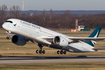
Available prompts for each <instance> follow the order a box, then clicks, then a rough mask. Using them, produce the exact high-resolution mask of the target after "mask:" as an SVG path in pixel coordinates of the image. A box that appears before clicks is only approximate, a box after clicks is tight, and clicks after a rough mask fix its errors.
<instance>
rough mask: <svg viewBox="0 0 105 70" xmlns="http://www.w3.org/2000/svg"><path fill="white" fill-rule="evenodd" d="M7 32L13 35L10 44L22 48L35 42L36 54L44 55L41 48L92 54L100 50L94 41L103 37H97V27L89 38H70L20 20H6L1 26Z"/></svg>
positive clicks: (59, 52) (61, 52)
mask: <svg viewBox="0 0 105 70" xmlns="http://www.w3.org/2000/svg"><path fill="white" fill-rule="evenodd" d="M2 27H3V28H4V29H5V30H6V31H7V33H8V34H9V35H11V34H10V33H9V32H11V33H13V34H14V35H12V43H14V44H16V45H20V46H24V45H25V44H26V43H27V42H28V41H29V40H30V41H31V42H33V43H34V42H37V43H38V46H39V47H40V50H36V53H43V54H44V53H45V50H42V47H43V46H46V47H51V48H55V49H59V50H60V51H57V54H66V51H68V52H94V51H97V50H98V49H100V48H95V47H94V45H95V44H96V41H98V40H103V39H105V37H98V36H99V34H100V31H101V27H99V26H98V27H97V28H96V29H95V30H94V31H93V32H92V34H91V35H90V36H89V37H70V36H67V35H64V34H62V33H58V32H55V31H52V30H50V29H47V28H44V27H41V26H38V25H35V24H32V23H29V22H26V21H23V20H20V19H14V18H11V19H8V20H7V21H5V22H4V23H3V25H2Z"/></svg>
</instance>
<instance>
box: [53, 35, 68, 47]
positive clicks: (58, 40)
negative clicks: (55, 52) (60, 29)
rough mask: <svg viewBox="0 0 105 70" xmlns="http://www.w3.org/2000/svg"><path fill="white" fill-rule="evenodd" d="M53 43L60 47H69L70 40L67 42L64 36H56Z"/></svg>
mask: <svg viewBox="0 0 105 70" xmlns="http://www.w3.org/2000/svg"><path fill="white" fill-rule="evenodd" d="M53 43H54V44H57V45H59V46H64V47H65V46H67V45H68V40H66V39H65V38H64V37H62V36H56V37H55V38H54V39H53Z"/></svg>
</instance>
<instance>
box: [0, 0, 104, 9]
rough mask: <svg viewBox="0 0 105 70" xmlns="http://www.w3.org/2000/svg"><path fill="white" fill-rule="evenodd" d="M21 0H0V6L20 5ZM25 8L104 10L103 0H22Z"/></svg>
mask: <svg viewBox="0 0 105 70" xmlns="http://www.w3.org/2000/svg"><path fill="white" fill-rule="evenodd" d="M22 1H23V0H0V6H2V5H3V4H5V5H7V6H8V8H10V7H12V6H13V5H18V6H20V8H21V7H22ZM24 1H25V10H44V9H45V10H50V9H52V10H105V0H24Z"/></svg>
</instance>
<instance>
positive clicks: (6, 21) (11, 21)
mask: <svg viewBox="0 0 105 70" xmlns="http://www.w3.org/2000/svg"><path fill="white" fill-rule="evenodd" d="M5 22H10V23H13V22H12V21H5Z"/></svg>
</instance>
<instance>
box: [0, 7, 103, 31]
mask: <svg viewBox="0 0 105 70" xmlns="http://www.w3.org/2000/svg"><path fill="white" fill-rule="evenodd" d="M20 11H21V10H20V7H19V6H12V7H11V8H8V7H7V6H6V5H2V6H0V27H2V24H3V22H5V21H6V20H7V19H9V18H17V19H22V20H25V21H28V22H31V23H34V24H37V25H40V26H43V27H46V28H64V29H67V28H75V20H76V19H78V20H79V25H85V28H96V27H97V26H101V27H103V28H105V14H97V15H91V16H90V15H89V16H82V15H80V16H72V15H71V14H72V13H71V12H70V10H65V12H64V13H63V14H56V13H53V10H52V9H50V14H47V13H46V10H43V11H42V14H36V12H34V13H33V14H32V13H30V12H27V13H20Z"/></svg>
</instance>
